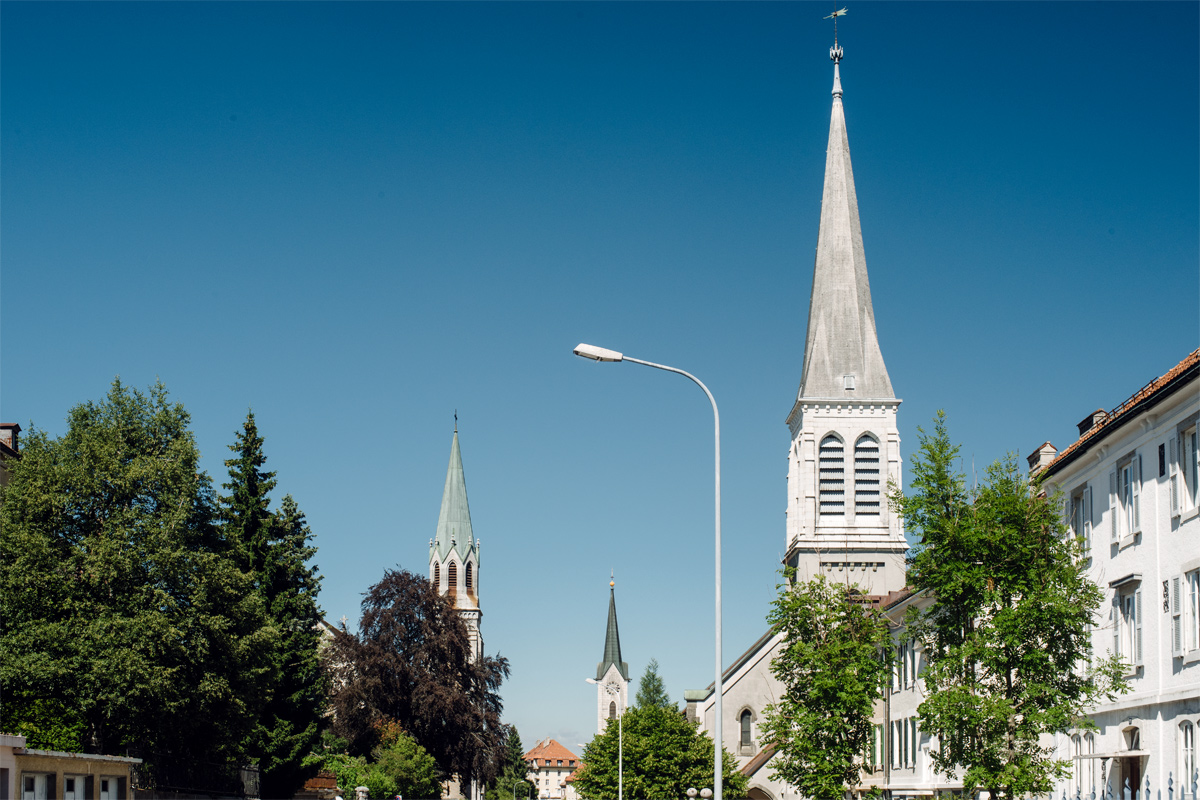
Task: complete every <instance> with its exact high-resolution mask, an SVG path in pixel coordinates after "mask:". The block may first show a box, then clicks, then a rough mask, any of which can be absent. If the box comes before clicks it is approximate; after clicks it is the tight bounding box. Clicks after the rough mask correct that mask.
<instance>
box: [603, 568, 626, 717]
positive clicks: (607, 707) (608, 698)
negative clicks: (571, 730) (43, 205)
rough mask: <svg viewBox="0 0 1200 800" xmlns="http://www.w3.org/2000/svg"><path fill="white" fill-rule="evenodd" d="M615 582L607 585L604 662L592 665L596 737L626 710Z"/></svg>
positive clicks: (623, 666)
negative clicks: (593, 670)
mask: <svg viewBox="0 0 1200 800" xmlns="http://www.w3.org/2000/svg"><path fill="white" fill-rule="evenodd" d="M615 586H616V581H615V580H612V579H609V581H608V629H607V630H605V632H604V660H603V661H601V662H600V663H599V664H597V665H596V680H595V683H596V733H604V727H605V726H606V725H608V721H609V720H612V719H616V718H617V717H618V716H619V715H621V714H624V713H625V709H626V708H627V707H628V706H629V665H628V664H626V663H625V662H624V661H622V660H621V634H620V633H619V632H618V631H617V594H616V589H615V588H614V587H615Z"/></svg>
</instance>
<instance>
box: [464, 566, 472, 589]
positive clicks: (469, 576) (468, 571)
mask: <svg viewBox="0 0 1200 800" xmlns="http://www.w3.org/2000/svg"><path fill="white" fill-rule="evenodd" d="M464 577H465V578H466V581H467V591H468V592H469V591H471V589H472V588H474V587H473V585H472V583H471V564H470V563H468V564H467V574H466V575H465V576H464Z"/></svg>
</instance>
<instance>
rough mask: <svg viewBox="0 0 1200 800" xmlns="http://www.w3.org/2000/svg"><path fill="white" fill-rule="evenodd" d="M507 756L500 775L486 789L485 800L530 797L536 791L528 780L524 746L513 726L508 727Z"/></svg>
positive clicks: (510, 799)
mask: <svg viewBox="0 0 1200 800" xmlns="http://www.w3.org/2000/svg"><path fill="white" fill-rule="evenodd" d="M507 748H508V750H507V754H506V757H505V760H504V765H503V768H502V769H501V770H500V774H499V775H497V776H496V779H495V781H493V782H492V784H491V785H490V786H489V787H488V790H487V794H486V800H505V798H508V799H509V800H512V798H514V797H516V798H518V799H519V798H522V797H532V796H534V795H535V794H536V793H537V791H536V787H535V786H534V783H533V781H531V780H528V779H527V778H526V775H528V773H529V766H528V765H527V764H526V763H525V746H524V745H522V744H521V735H520V734H519V733H517V728H516V726H515V725H510V726H508V745H507Z"/></svg>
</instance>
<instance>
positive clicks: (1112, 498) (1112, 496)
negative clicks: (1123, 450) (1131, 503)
mask: <svg viewBox="0 0 1200 800" xmlns="http://www.w3.org/2000/svg"><path fill="white" fill-rule="evenodd" d="M1120 515H1121V514H1120V511H1119V504H1118V503H1117V473H1116V472H1110V473H1108V516H1109V523H1110V525H1111V527H1112V538H1113V539H1114V540H1115V539H1120V538H1121V527H1120V525H1118V524H1117V518H1118V517H1119V516H1120Z"/></svg>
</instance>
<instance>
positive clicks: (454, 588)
mask: <svg viewBox="0 0 1200 800" xmlns="http://www.w3.org/2000/svg"><path fill="white" fill-rule="evenodd" d="M446 577H447V578H448V579H449V580H448V581H447V584H448V586H447V588H448V589H449V594H450V596H451V597H453V596H454V595H456V594H458V564H455V563H454V562H453V561H451V562H450V566H449V567H448V568H447V569H446Z"/></svg>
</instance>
